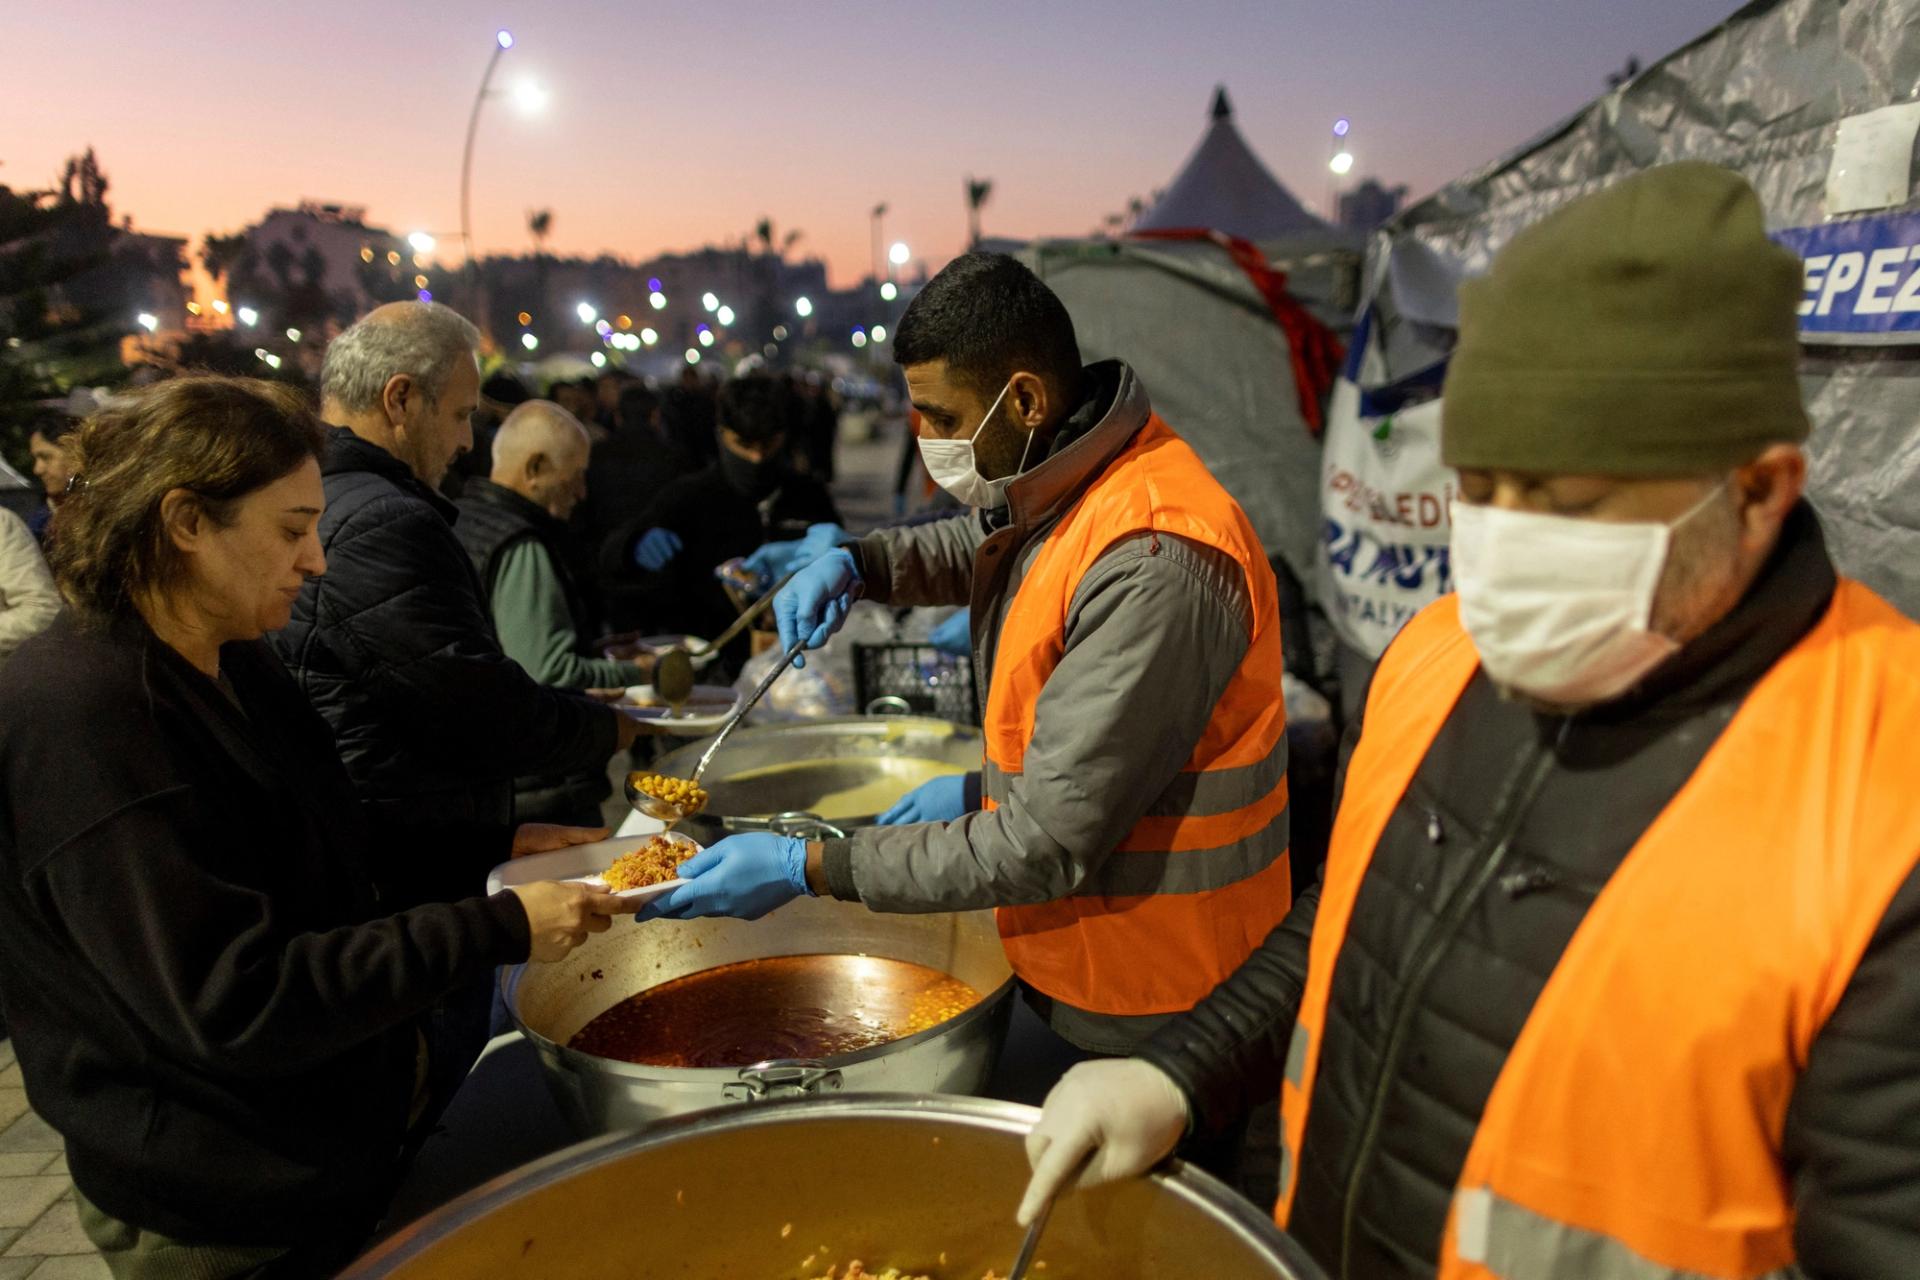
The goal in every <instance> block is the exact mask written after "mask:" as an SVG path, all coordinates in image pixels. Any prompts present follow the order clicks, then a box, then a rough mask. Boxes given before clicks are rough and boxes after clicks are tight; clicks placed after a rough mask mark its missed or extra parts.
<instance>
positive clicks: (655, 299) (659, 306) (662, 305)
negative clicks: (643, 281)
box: [647, 289, 667, 311]
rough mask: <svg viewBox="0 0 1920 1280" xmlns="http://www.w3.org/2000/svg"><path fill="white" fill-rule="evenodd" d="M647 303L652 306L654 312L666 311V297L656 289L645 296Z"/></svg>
mask: <svg viewBox="0 0 1920 1280" xmlns="http://www.w3.org/2000/svg"><path fill="white" fill-rule="evenodd" d="M647 301H648V302H649V303H651V304H653V309H654V310H655V311H665V310H666V309H667V295H666V294H664V293H662V292H660V291H659V290H658V289H655V290H654V291H653V292H652V293H651V294H649V295H648V296H647Z"/></svg>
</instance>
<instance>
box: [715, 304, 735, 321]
mask: <svg viewBox="0 0 1920 1280" xmlns="http://www.w3.org/2000/svg"><path fill="white" fill-rule="evenodd" d="M713 318H714V319H715V320H718V321H719V322H720V323H721V324H732V323H733V308H732V307H721V308H720V309H719V310H718V311H716V312H714V313H713Z"/></svg>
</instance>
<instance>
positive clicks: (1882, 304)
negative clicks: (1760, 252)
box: [1773, 212, 1920, 344]
mask: <svg viewBox="0 0 1920 1280" xmlns="http://www.w3.org/2000/svg"><path fill="white" fill-rule="evenodd" d="M1773 238H1774V239H1775V240H1777V241H1779V242H1780V243H1781V244H1783V245H1785V246H1786V247H1787V248H1789V249H1791V250H1793V251H1794V252H1795V253H1797V254H1799V255H1800V258H1801V260H1802V261H1803V262H1804V263H1805V264H1806V286H1805V288H1806V291H1805V294H1804V296H1802V298H1801V299H1800V339H1801V341H1803V342H1809V343H1816V344H1818V343H1846V344H1856V343H1899V342H1920V212H1908V213H1886V214H1879V215H1876V216H1872V217H1866V218H1850V219H1848V220H1846V221H1844V222H1830V223H1827V224H1826V225H1824V226H1818V227H1794V228H1792V229H1790V230H1786V231H1776V232H1774V233H1773Z"/></svg>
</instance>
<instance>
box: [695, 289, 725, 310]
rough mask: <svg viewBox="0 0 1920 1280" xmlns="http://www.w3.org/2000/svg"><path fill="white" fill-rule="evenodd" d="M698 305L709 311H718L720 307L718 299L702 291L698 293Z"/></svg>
mask: <svg viewBox="0 0 1920 1280" xmlns="http://www.w3.org/2000/svg"><path fill="white" fill-rule="evenodd" d="M700 305H701V306H703V307H705V308H706V309H707V310H709V311H718V310H719V309H720V299H718V298H716V297H714V296H713V295H712V294H710V293H703V294H701V295H700Z"/></svg>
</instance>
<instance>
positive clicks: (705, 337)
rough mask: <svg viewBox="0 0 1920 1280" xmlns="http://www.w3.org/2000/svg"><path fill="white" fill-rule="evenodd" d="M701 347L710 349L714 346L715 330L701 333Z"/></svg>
mask: <svg viewBox="0 0 1920 1280" xmlns="http://www.w3.org/2000/svg"><path fill="white" fill-rule="evenodd" d="M700 345H701V346H703V347H710V346H712V345H713V330H711V329H702V330H701V331H700Z"/></svg>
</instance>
